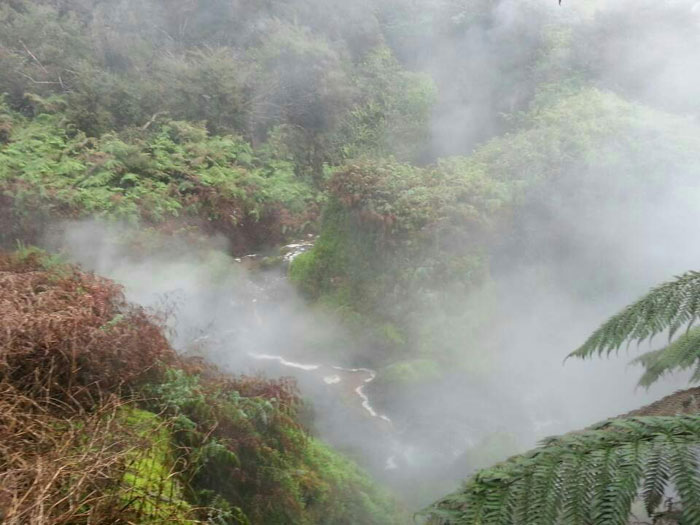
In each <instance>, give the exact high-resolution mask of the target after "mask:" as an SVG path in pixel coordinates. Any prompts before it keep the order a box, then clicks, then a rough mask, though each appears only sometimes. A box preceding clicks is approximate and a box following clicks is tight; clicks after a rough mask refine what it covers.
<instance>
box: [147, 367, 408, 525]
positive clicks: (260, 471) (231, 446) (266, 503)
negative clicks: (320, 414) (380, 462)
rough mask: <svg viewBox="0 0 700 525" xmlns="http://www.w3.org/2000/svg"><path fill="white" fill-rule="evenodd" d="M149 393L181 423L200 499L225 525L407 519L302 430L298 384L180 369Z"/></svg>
mask: <svg viewBox="0 0 700 525" xmlns="http://www.w3.org/2000/svg"><path fill="white" fill-rule="evenodd" d="M146 394H147V397H148V398H149V399H150V400H151V401H150V404H151V405H152V406H153V408H154V409H157V410H159V411H161V412H163V413H164V414H165V415H166V416H167V417H168V418H170V420H171V421H172V425H173V436H174V439H175V442H176V445H177V450H178V451H179V452H180V454H179V457H180V462H181V463H182V464H183V465H184V469H183V473H182V475H183V476H184V478H185V479H187V480H188V486H189V487H190V489H191V492H192V494H191V497H192V498H193V500H194V502H195V503H196V504H197V505H200V506H204V507H207V508H209V509H213V510H212V511H211V512H214V513H218V515H219V517H220V519H221V520H223V521H222V522H223V523H249V522H250V523H271V524H275V523H279V524H283V523H299V524H314V523H321V522H323V523H351V522H353V520H360V521H362V522H364V523H377V524H380V523H381V524H384V523H386V524H390V523H398V521H397V520H398V519H399V516H400V514H399V513H398V511H397V509H396V507H395V506H394V504H393V502H392V501H391V500H390V498H389V497H388V495H386V494H384V493H383V492H381V491H380V490H378V489H377V487H375V486H374V485H373V484H372V482H371V481H370V480H369V478H367V476H366V475H365V474H363V473H361V472H360V471H359V469H358V468H357V466H355V465H354V464H352V463H351V462H349V461H348V460H345V459H343V458H342V457H340V456H339V455H337V454H335V453H333V452H332V451H330V450H329V449H328V448H326V447H325V446H323V445H321V444H320V443H319V442H318V441H317V440H316V439H314V438H312V437H310V436H309V435H308V434H307V433H306V432H305V431H304V430H303V429H302V428H301V427H300V425H299V424H298V423H297V418H298V413H297V410H298V408H299V403H300V402H299V400H298V398H297V397H296V393H295V391H294V389H293V386H292V385H291V384H290V383H287V382H285V381H268V380H263V379H259V378H245V377H241V378H237V379H231V378H229V379H227V378H224V377H219V378H214V379H213V380H212V378H209V379H206V378H204V377H202V376H199V375H197V374H193V373H188V372H185V371H183V370H171V371H169V372H168V375H167V377H166V380H165V381H164V382H163V383H160V384H152V385H150V386H149V387H148V388H147V390H146Z"/></svg>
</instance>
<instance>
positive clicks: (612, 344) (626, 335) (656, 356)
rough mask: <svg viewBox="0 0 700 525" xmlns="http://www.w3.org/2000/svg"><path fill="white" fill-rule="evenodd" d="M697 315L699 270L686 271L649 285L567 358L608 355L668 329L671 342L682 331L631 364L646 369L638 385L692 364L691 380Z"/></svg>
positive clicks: (699, 335)
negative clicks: (644, 291) (667, 342)
mask: <svg viewBox="0 0 700 525" xmlns="http://www.w3.org/2000/svg"><path fill="white" fill-rule="evenodd" d="M699 316H700V273H698V272H693V271H691V272H687V273H685V274H683V275H681V276H679V277H677V278H676V279H675V280H673V281H669V282H667V283H664V284H661V285H659V286H657V287H656V288H653V289H652V290H651V291H650V292H649V293H647V294H646V295H645V296H644V297H642V298H641V299H640V300H638V301H637V302H635V303H633V304H631V305H629V306H627V307H626V308H625V309H624V310H623V311H622V312H620V313H618V314H617V315H614V316H613V317H612V318H610V319H609V320H608V321H606V322H605V323H604V324H603V325H602V326H601V327H600V328H598V329H597V330H596V331H595V332H594V333H593V334H592V335H591V336H590V337H589V338H588V339H587V340H586V342H585V343H584V344H583V345H581V346H580V347H579V348H578V349H577V350H575V351H574V352H572V353H571V354H570V357H579V358H586V357H590V356H592V355H594V354H598V355H602V354H607V355H609V354H610V353H612V352H613V351H616V350H618V349H619V348H620V347H621V346H623V345H624V344H625V343H628V344H629V343H633V342H636V343H638V344H639V343H641V342H643V341H645V340H648V339H649V340H651V339H652V338H653V337H654V336H655V335H657V334H662V333H667V335H668V340H669V341H671V340H672V339H673V337H674V335H675V334H677V333H678V331H679V330H681V329H683V328H685V329H686V333H684V334H683V335H681V336H680V337H679V338H678V339H676V340H675V341H673V342H670V343H669V344H668V345H667V346H666V347H664V348H662V349H660V350H656V351H653V352H648V353H646V354H644V355H642V356H640V357H639V358H637V359H635V360H634V361H633V363H636V364H641V365H642V366H644V368H645V369H646V371H645V373H644V375H643V376H642V378H641V380H640V385H642V386H647V387H648V386H649V385H651V384H652V383H654V382H655V381H656V380H657V379H658V378H659V377H661V376H662V375H664V374H665V373H667V372H670V371H672V370H676V369H688V368H695V369H696V371H695V374H694V375H693V377H692V379H691V381H698V380H700V375H699V367H700V329H698V328H691V327H692V325H693V324H694V323H695V321H696V320H697V319H698V317H699Z"/></svg>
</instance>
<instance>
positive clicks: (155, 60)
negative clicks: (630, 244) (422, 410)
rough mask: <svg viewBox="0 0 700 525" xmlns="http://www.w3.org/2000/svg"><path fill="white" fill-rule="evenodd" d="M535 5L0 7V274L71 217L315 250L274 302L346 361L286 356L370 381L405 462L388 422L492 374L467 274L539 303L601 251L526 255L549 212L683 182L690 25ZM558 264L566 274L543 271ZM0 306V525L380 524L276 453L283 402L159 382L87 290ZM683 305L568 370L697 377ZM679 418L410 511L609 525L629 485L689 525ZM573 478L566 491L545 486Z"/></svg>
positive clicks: (599, 281)
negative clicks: (307, 320)
mask: <svg viewBox="0 0 700 525" xmlns="http://www.w3.org/2000/svg"><path fill="white" fill-rule="evenodd" d="M551 4H552V5H551V6H550V5H548V4H547V3H546V2H542V1H540V0H522V1H519V2H512V1H509V0H498V1H496V0H470V1H468V2H465V1H458V0H445V1H440V2H435V1H434V0H411V1H408V0H383V1H374V0H356V1H353V2H347V1H343V0H292V1H289V0H266V1H265V2H260V1H249V0H233V1H232V0H210V1H207V2H201V1H196V0H110V1H107V2H105V1H103V0H7V1H5V2H2V3H0V247H1V248H5V249H7V248H8V247H9V249H14V247H15V246H16V244H17V242H18V241H19V242H20V243H42V242H44V241H45V239H46V237H47V233H50V230H51V228H52V227H53V226H54V225H56V224H58V223H60V222H62V221H64V220H76V219H88V218H98V219H100V220H104V221H108V222H112V223H125V224H128V225H130V226H132V227H135V228H138V229H141V230H149V231H156V232H158V233H162V234H166V235H170V236H173V237H175V238H177V239H185V240H186V241H193V240H197V241H198V240H202V239H205V240H206V239H212V238H221V237H223V238H225V240H226V241H227V249H228V250H229V251H230V252H231V253H232V254H234V255H236V256H240V255H243V254H249V253H252V252H254V251H264V250H267V249H268V248H272V247H275V246H277V245H279V244H282V243H283V242H285V241H289V240H292V239H294V238H296V237H297V236H299V235H302V234H304V235H306V234H309V233H314V234H316V233H317V234H318V237H317V239H316V241H315V245H314V247H313V249H311V250H309V251H308V252H306V253H304V254H302V255H299V256H298V257H296V258H295V259H294V261H293V263H292V264H291V265H290V267H289V276H290V279H291V281H292V282H293V283H294V284H295V285H296V286H297V288H298V289H299V290H300V291H301V292H302V293H303V294H304V295H305V297H306V299H307V300H308V302H309V303H311V304H312V305H313V306H314V307H316V308H318V309H320V310H322V311H323V313H327V311H330V312H331V313H332V315H333V316H334V318H340V319H341V321H342V323H344V325H346V327H348V328H349V329H350V330H349V332H350V334H351V337H350V339H352V342H353V344H352V345H350V344H348V343H347V341H345V340H343V341H335V342H331V343H328V344H326V342H325V341H324V342H323V343H322V344H320V343H319V344H316V345H315V346H316V347H323V351H324V352H325V353H326V354H327V357H328V359H329V361H328V362H333V363H336V362H338V363H340V362H341V361H342V362H344V363H348V364H351V365H352V366H371V367H373V368H376V369H377V371H378V377H377V381H375V382H373V383H372V385H371V386H368V391H370V390H372V389H375V390H376V391H375V392H373V394H376V396H375V397H374V399H378V400H381V402H383V403H384V405H385V407H387V411H388V412H389V411H390V412H391V413H392V417H394V418H395V419H396V422H397V427H401V428H404V423H405V428H408V430H407V431H406V433H408V434H410V432H411V428H410V427H411V424H412V422H413V419H412V416H413V414H412V412H414V407H413V406H409V407H406V406H405V402H403V401H402V396H404V395H405V394H406V393H407V392H419V393H420V392H422V391H421V390H420V389H421V388H423V387H425V388H430V387H432V386H436V385H438V386H439V385H441V384H442V382H443V381H445V382H446V381H447V379H446V378H447V377H448V376H450V375H452V377H453V378H454V376H455V375H458V374H459V382H460V383H464V382H465V377H466V378H467V379H468V381H473V382H474V383H475V384H476V380H477V379H479V378H481V377H483V376H485V375H486V374H485V373H484V372H485V371H486V370H488V369H489V367H490V366H491V365H492V362H493V361H494V359H495V354H496V349H493V348H491V347H489V346H484V344H483V342H484V340H485V338H484V337H482V336H483V334H484V333H485V332H488V331H494V330H496V329H497V328H496V327H495V325H496V324H497V322H498V316H497V315H496V313H495V311H496V310H497V309H498V308H499V307H500V306H502V305H503V303H505V302H507V301H508V298H507V297H504V296H502V295H498V294H497V293H496V292H495V291H494V290H493V287H492V286H493V283H494V282H495V281H496V280H497V278H498V275H499V273H502V274H505V273H507V271H508V270H509V269H512V268H515V267H517V266H518V265H520V264H528V263H538V262H543V261H544V262H546V263H547V264H548V265H549V266H548V269H549V270H551V273H552V274H553V275H552V276H551V279H552V280H557V279H559V280H560V281H561V282H565V283H566V285H567V287H568V288H570V289H574V290H576V291H581V293H587V294H591V295H595V294H596V293H598V294H599V295H602V294H603V292H604V291H605V289H606V286H609V277H610V274H608V273H606V269H605V268H601V267H600V266H601V265H600V263H599V260H600V259H601V257H603V256H602V255H601V253H602V254H605V250H606V248H607V246H606V245H605V240H602V241H600V244H599V245H596V249H595V250H590V252H588V253H583V252H582V251H577V250H575V249H573V248H572V247H573V246H574V245H575V244H576V243H577V242H579V241H580V240H581V239H582V237H581V236H585V234H586V232H585V231H584V233H582V234H579V233H578V232H577V231H565V232H563V231H560V230H558V229H557V227H556V225H557V222H558V221H559V220H561V217H562V216H564V215H565V214H564V213H561V210H566V212H567V213H568V214H569V215H570V216H573V217H575V221H576V222H580V223H582V224H584V223H586V222H595V221H596V220H599V219H598V217H597V215H599V214H600V215H604V214H605V212H608V213H609V214H610V216H614V210H616V209H617V208H618V207H624V206H626V205H629V206H631V203H653V202H654V201H655V199H662V198H663V197H664V196H665V195H666V194H667V193H668V192H670V191H682V189H683V188H684V187H685V186H686V185H687V186H691V185H692V184H693V183H694V181H696V180H698V176H700V126H699V125H698V123H697V117H698V116H700V105H698V100H700V93H699V92H698V86H697V85H696V83H694V82H691V81H688V80H687V77H688V75H689V73H688V72H692V71H697V70H700V62H699V61H700V54H698V53H697V48H698V44H699V43H700V42H699V40H700V36H698V35H699V33H698V31H697V24H698V11H697V6H696V5H695V2H694V0H678V1H674V2H658V1H654V0H642V1H640V2H636V6H635V12H634V16H630V9H629V4H628V3H626V2H620V3H619V4H620V5H619V6H618V3H615V5H607V4H609V3H604V2H593V1H591V2H586V3H579V4H580V5H578V4H577V5H576V6H567V7H566V9H567V10H566V11H565V10H564V8H561V9H560V8H558V7H557V6H556V4H555V1H552V2H551ZM603 4H605V5H603ZM640 27H641V28H644V30H643V31H642V30H640ZM658 42H662V44H663V45H662V46H659V49H661V50H657V44H658ZM640 50H650V51H647V52H643V53H642V52H640ZM611 210H612V211H611ZM611 228H612V229H614V228H615V226H614V225H611ZM577 235H578V236H577ZM584 240H585V241H586V242H589V240H588V239H584ZM615 241H616V242H620V241H621V240H620V239H615ZM142 244H144V245H148V242H143V243H142ZM191 246H197V244H191ZM142 248H143V251H144V252H148V251H149V250H154V249H157V247H155V246H142ZM577 257H578V258H582V259H584V260H585V258H589V259H590V260H588V261H587V262H589V263H590V264H589V265H588V266H589V267H591V268H596V272H595V276H593V277H592V278H590V279H584V278H572V277H571V275H569V274H568V273H567V268H569V267H566V266H565V265H562V266H561V267H560V266H557V264H558V263H559V262H561V261H562V260H566V259H567V258H577ZM593 259H595V260H593ZM562 268H564V269H562ZM557 272H561V274H560V275H558V274H557ZM0 280H1V281H2V284H3V286H2V287H1V288H0V300H1V301H2V302H0V308H3V309H4V310H3V312H2V313H3V327H2V328H3V329H4V328H5V326H7V327H8V328H7V330H4V331H3V330H0V357H2V358H1V359H0V405H1V406H0V408H1V409H2V412H3V414H6V415H7V417H5V418H4V419H3V420H2V421H0V437H1V438H2V439H1V441H2V445H0V513H1V514H2V516H1V517H0V519H5V520H6V521H8V522H9V523H24V522H27V521H31V520H34V521H38V522H41V521H42V520H44V521H53V522H57V523H75V522H92V523H94V522H100V521H102V522H109V521H110V520H113V521H119V520H122V521H124V522H127V521H129V520H131V521H134V520H136V521H139V520H140V521H148V520H151V522H158V521H161V522H162V521H178V520H179V521H181V522H198V521H206V520H208V522H210V523H250V524H254V523H365V522H366V523H393V522H397V521H400V520H401V519H402V518H404V517H403V516H402V515H401V513H400V512H399V511H397V509H396V508H395V506H394V504H393V503H392V502H391V501H390V499H389V498H388V497H386V495H384V494H383V493H382V492H381V491H380V490H378V489H377V488H376V487H375V486H374V485H373V484H372V482H371V481H370V480H369V479H368V478H367V477H366V476H365V475H364V474H362V472H361V471H359V470H358V469H357V467H355V466H354V465H353V464H352V463H350V462H348V461H347V460H345V459H343V458H342V457H341V456H339V455H338V454H337V453H335V452H333V451H332V450H331V449H329V448H328V447H327V446H326V445H324V444H323V443H321V442H320V441H318V440H317V439H316V438H314V437H312V436H311V435H310V433H309V431H307V430H306V429H304V428H303V426H302V425H301V424H300V420H301V419H302V418H301V412H300V411H301V410H302V404H301V401H300V398H299V394H298V392H297V391H296V389H295V387H294V385H293V384H291V383H290V382H288V381H269V380H265V379H262V378H250V377H229V376H226V375H223V374H222V373H220V372H218V371H217V370H215V369H213V368H211V367H210V365H207V364H206V363H200V362H195V361H192V360H184V359H182V358H179V357H177V356H176V355H175V353H174V351H173V350H172V349H171V347H170V346H169V344H168V342H167V340H166V337H165V335H164V333H163V331H162V328H161V326H160V324H159V320H158V319H156V318H153V317H152V316H151V315H150V314H149V313H147V312H144V311H143V310H140V309H138V308H137V307H133V306H130V305H128V304H127V303H126V302H125V301H124V299H123V297H122V296H121V292H120V290H119V289H118V287H116V286H115V285H114V284H113V283H111V282H109V281H106V280H103V279H100V278H98V277H95V276H92V275H89V274H85V273H82V272H80V271H79V270H76V269H74V268H70V267H67V266H63V265H61V264H59V263H57V262H56V261H54V260H52V259H51V258H50V257H49V258H47V257H45V256H43V255H37V254H35V253H33V252H31V253H22V254H20V255H5V256H2V258H1V259H0ZM697 281H698V278H697V275H696V274H694V273H690V274H687V275H684V276H682V277H680V278H679V279H678V280H677V281H675V282H672V283H668V284H666V285H663V286H661V287H659V288H658V289H656V290H654V291H653V292H652V293H651V294H650V295H649V296H648V297H647V298H645V299H643V300H642V301H640V302H639V303H636V304H635V305H632V306H631V307H629V308H628V309H627V310H625V311H624V312H623V313H621V314H620V315H618V316H616V317H614V318H613V319H611V321H610V322H609V323H607V324H605V325H604V326H603V327H602V328H601V329H600V330H599V331H598V332H596V333H595V334H594V335H593V336H592V337H591V339H589V340H588V341H587V342H586V343H585V344H584V345H583V346H582V347H581V348H580V349H579V350H577V351H576V352H574V355H575V356H578V357H588V356H591V355H592V354H595V353H606V352H607V353H610V352H613V351H616V350H617V349H618V348H619V347H620V345H622V344H623V343H629V342H639V341H642V340H646V339H648V338H650V337H651V336H652V335H654V334H656V333H660V332H662V331H663V330H666V329H668V332H669V334H668V335H669V344H668V346H666V347H664V348H662V349H661V350H658V351H654V352H651V353H647V354H644V355H642V356H641V357H639V358H638V359H637V360H636V362H637V363H640V364H642V365H643V366H644V367H645V368H646V373H645V375H644V376H643V377H642V380H641V384H642V385H645V386H648V385H649V384H651V383H652V382H654V381H655V380H656V379H658V378H659V377H661V376H662V375H664V374H666V373H667V372H669V371H673V370H678V369H682V370H685V369H693V370H694V373H695V375H694V376H693V378H694V379H697V378H698V377H699V372H698V370H700V365H699V363H700V359H699V358H698V352H697V348H698V343H700V332H698V328H696V327H694V326H693V323H694V322H695V320H696V318H697V312H696V310H697V296H698V293H697V290H696V288H697ZM583 289H585V290H583ZM684 330H685V332H684V333H683V334H681V335H680V336H678V337H676V338H675V339H674V337H675V336H676V334H680V333H681V332H683V331H684ZM312 338H313V334H311V335H310V339H312ZM515 344H517V342H516V343H515ZM311 346H313V345H311ZM350 346H357V347H358V348H359V349H357V350H355V349H353V350H349V349H348V348H349V347H350ZM238 350H241V351H246V352H247V351H248V350H249V349H238ZM341 352H342V353H343V354H344V355H342V356H339V355H337V354H338V353H341ZM345 354H351V355H345ZM341 357H342V359H340V358H341ZM456 395H458V394H456ZM437 410H438V409H437V408H436V409H435V411H436V414H437V415H435V416H433V417H436V418H443V419H448V418H450V417H456V416H455V414H454V413H452V414H449V415H447V416H446V417H443V415H441V414H440V413H438V412H437ZM402 411H404V412H409V414H406V413H404V414H402V413H401V412H402ZM403 416H406V417H403ZM669 416H672V414H670V415H669ZM696 416H697V415H696V414H695V413H693V415H686V416H685V417H682V418H680V417H669V418H668V419H664V418H660V419H649V418H645V417H640V418H633V419H626V420H617V419H616V420H612V421H610V422H606V423H604V424H603V425H601V426H600V427H596V428H592V429H589V430H586V431H583V432H581V433H574V434H570V435H567V436H564V437H561V438H557V439H555V440H552V441H548V442H546V443H545V444H544V445H543V446H542V447H541V448H539V449H537V451H535V452H533V453H531V454H528V455H525V456H519V457H517V458H514V459H513V460H511V461H509V462H506V463H504V464H500V465H499V466H497V467H494V468H493V469H487V470H486V471H483V472H481V473H479V474H477V475H476V476H475V477H473V478H471V479H470V480H469V481H468V482H467V485H466V486H465V489H464V491H462V492H460V493H458V494H457V495H455V496H454V497H450V498H448V499H447V500H444V501H443V502H441V503H439V504H437V505H436V506H434V507H432V509H431V512H432V513H433V515H434V516H435V517H436V518H435V519H437V520H441V519H444V520H447V521H448V522H464V523H490V522H492V518H493V517H494V516H495V515H496V514H498V517H497V519H496V518H493V519H496V521H498V520H500V521H503V522H523V523H537V522H541V523H553V522H555V521H556V516H560V517H561V519H562V520H563V521H565V522H567V523H568V522H569V521H570V522H572V523H577V522H582V523H583V522H586V521H587V520H588V521H591V520H592V521H593V522H615V523H616V522H620V523H623V522H624V520H625V519H626V518H627V515H628V511H629V507H630V505H631V502H632V501H633V500H634V499H635V498H634V496H635V489H636V488H637V487H638V486H640V484H642V483H643V484H645V485H643V486H644V487H647V488H648V489H649V490H647V491H646V492H645V494H644V496H645V498H646V504H647V511H648V513H649V514H650V515H651V514H653V513H658V512H659V509H658V506H659V501H660V494H662V492H663V491H664V490H665V488H666V487H667V486H670V485H673V486H674V487H675V488H676V490H677V491H678V493H679V494H680V496H681V500H682V502H681V503H682V512H684V513H685V518H684V519H685V520H686V521H687V522H691V523H693V522H694V521H697V519H696V518H697V516H696V514H695V512H696V510H695V509H696V505H697V501H696V489H697V488H698V487H697V479H696V476H694V474H693V472H691V470H690V469H692V467H693V466H694V465H696V463H695V461H696V458H695V457H694V455H695V454H696V452H695V451H696V443H697V438H698V428H697V421H696V420H695V419H693V417H696ZM428 417H429V416H428V415H426V416H425V418H426V419H424V420H423V424H424V426H429V425H428V424H426V423H425V421H429V420H428V419H427V418H428ZM440 428H441V427H440ZM434 431H435V432H437V433H439V432H440V429H439V428H438V427H436V430H434ZM90 436H94V438H91V437H90ZM438 437H439V439H442V436H438ZM485 439H486V438H485ZM492 441H494V442H495V441H498V439H493V440H492ZM505 441H508V440H507V439H506V440H505ZM484 442H485V441H483V440H482V444H483V443H484ZM486 442H488V439H486ZM26 443H30V444H31V446H25V444H26ZM488 444H489V443H486V445H485V447H487V445H488ZM477 449H478V447H474V450H477ZM487 452H488V451H486V452H485V454H486V455H488V453H487ZM46 465H51V468H50V469H48V470H47V467H46ZM577 476H580V477H582V479H584V480H585V483H584V484H582V485H579V486H575V487H573V489H574V490H572V485H570V484H568V483H564V482H563V480H564V481H565V480H569V479H573V478H574V477H577ZM613 479H614V480H615V481H614V482H611V481H610V480H613ZM642 480H644V481H642ZM420 483H425V484H428V485H430V484H434V480H433V479H431V478H429V477H428V476H426V477H425V479H420V480H412V484H413V485H415V486H418V485H420ZM69 487H70V490H69ZM611 487H612V489H611ZM577 490H578V492H577ZM547 497H548V498H549V499H547ZM528 498H529V499H528ZM538 498H539V500H538ZM533 501H535V503H533ZM480 512H481V513H482V514H479V513H480ZM553 516H555V517H553ZM659 519H660V518H659ZM664 519H665V518H664Z"/></svg>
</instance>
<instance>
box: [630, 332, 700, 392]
mask: <svg viewBox="0 0 700 525" xmlns="http://www.w3.org/2000/svg"><path fill="white" fill-rule="evenodd" d="M699 360H700V327H695V328H692V329H691V330H690V331H688V332H687V333H686V334H683V335H682V336H680V337H679V338H678V339H676V340H675V341H673V342H672V343H671V344H669V345H668V346H666V347H665V348H662V349H661V350H655V351H653V352H647V353H646V354H643V355H641V356H639V357H638V358H636V359H634V360H633V361H632V364H641V365H642V366H644V368H645V372H644V375H643V376H642V378H641V379H640V380H639V385H640V386H644V387H648V386H650V385H651V384H652V383H654V382H655V381H656V380H657V379H659V378H660V377H661V376H663V375H665V374H667V373H668V372H671V371H673V370H685V369H688V368H693V367H697V366H698V361H699Z"/></svg>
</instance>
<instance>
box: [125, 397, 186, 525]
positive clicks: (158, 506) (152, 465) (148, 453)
mask: <svg viewBox="0 0 700 525" xmlns="http://www.w3.org/2000/svg"><path fill="white" fill-rule="evenodd" d="M120 420H121V422H122V423H123V424H124V425H125V426H126V427H127V428H128V429H129V430H130V431H131V432H133V436H134V439H135V441H136V442H137V444H138V446H137V447H136V448H134V450H133V451H132V452H131V453H130V454H129V456H128V458H127V459H128V465H127V469H126V472H125V473H124V477H123V480H122V482H123V485H125V490H123V491H122V496H121V497H122V499H123V500H124V502H125V505H127V504H128V505H127V506H128V507H129V508H130V509H133V510H134V511H135V512H136V513H137V514H138V515H139V516H140V517H141V523H162V522H163V521H167V520H169V521H171V522H173V523H175V522H177V523H193V524H194V523H199V522H198V521H196V520H193V519H191V518H190V516H191V515H192V512H193V510H192V507H191V506H190V505H189V503H187V501H186V500H185V495H184V489H183V487H182V485H181V483H180V482H179V479H178V476H177V475H175V473H174V468H173V467H174V461H175V457H176V456H175V453H174V450H173V439H172V438H173V436H172V433H171V431H170V428H169V426H168V424H167V421H165V420H163V419H161V418H160V417H158V416H157V415H156V414H154V413H152V412H148V411H145V410H139V409H136V408H133V407H130V408H125V409H122V413H121V415H120Z"/></svg>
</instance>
